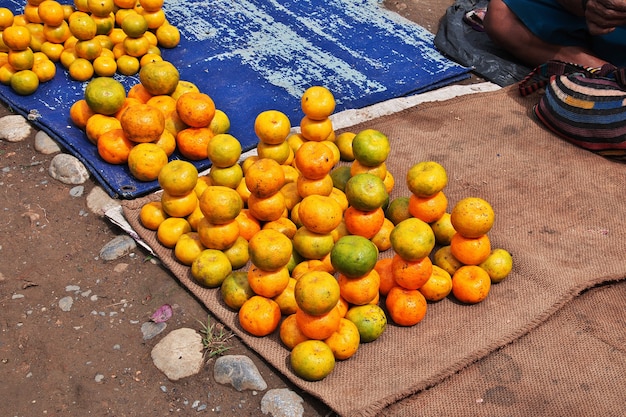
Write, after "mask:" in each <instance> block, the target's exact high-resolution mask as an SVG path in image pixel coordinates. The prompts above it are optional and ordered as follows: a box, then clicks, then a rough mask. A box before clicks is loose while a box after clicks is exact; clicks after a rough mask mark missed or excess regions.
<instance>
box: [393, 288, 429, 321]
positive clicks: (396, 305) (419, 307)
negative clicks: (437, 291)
mask: <svg viewBox="0 0 626 417" xmlns="http://www.w3.org/2000/svg"><path fill="white" fill-rule="evenodd" d="M385 307H387V311H388V312H389V316H390V317H391V320H393V322H394V323H396V324H397V325H399V326H413V325H416V324H417V323H419V322H420V321H422V320H423V319H424V317H425V316H426V311H427V309H428V304H427V303H426V298H424V295H423V294H422V293H421V292H419V291H418V290H408V289H406V288H402V287H393V288H392V289H391V290H389V293H388V294H387V298H386V299H385Z"/></svg>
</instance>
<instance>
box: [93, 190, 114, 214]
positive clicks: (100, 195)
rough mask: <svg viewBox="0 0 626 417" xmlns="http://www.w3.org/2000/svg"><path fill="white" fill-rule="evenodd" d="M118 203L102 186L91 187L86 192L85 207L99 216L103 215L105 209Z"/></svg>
mask: <svg viewBox="0 0 626 417" xmlns="http://www.w3.org/2000/svg"><path fill="white" fill-rule="evenodd" d="M119 205H120V204H119V202H117V201H116V200H115V199H113V198H111V197H110V196H109V195H108V194H107V193H106V191H104V190H103V189H102V187H93V188H92V189H91V191H89V194H87V208H89V210H90V211H91V212H92V213H94V214H96V215H98V216H100V217H103V216H104V215H105V213H106V212H107V210H110V209H112V208H114V207H117V206H119Z"/></svg>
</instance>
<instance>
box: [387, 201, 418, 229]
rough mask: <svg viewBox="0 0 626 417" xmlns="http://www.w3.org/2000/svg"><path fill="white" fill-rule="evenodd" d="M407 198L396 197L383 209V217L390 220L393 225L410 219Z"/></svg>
mask: <svg viewBox="0 0 626 417" xmlns="http://www.w3.org/2000/svg"><path fill="white" fill-rule="evenodd" d="M409 198H410V197H407V196H400V197H396V198H394V199H393V200H391V202H390V203H389V205H388V206H387V208H386V209H385V217H387V218H388V219H389V220H391V221H392V223H393V224H394V225H397V224H398V223H400V222H401V221H402V220H406V219H408V218H409V217H412V216H411V213H409Z"/></svg>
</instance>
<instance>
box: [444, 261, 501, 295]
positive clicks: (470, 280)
mask: <svg viewBox="0 0 626 417" xmlns="http://www.w3.org/2000/svg"><path fill="white" fill-rule="evenodd" d="M490 288H491V278H490V277H489V274H488V273H487V271H485V270H484V269H482V268H481V267H479V266H477V265H464V266H462V267H460V268H459V269H457V270H456V272H455V273H454V274H453V275H452V294H453V295H454V297H455V298H456V299H457V300H459V301H460V302H462V303H466V304H476V303H479V302H481V301H483V300H484V299H485V298H487V296H488V295H489V290H490Z"/></svg>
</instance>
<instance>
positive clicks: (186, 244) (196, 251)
mask: <svg viewBox="0 0 626 417" xmlns="http://www.w3.org/2000/svg"><path fill="white" fill-rule="evenodd" d="M205 249H206V248H205V247H204V245H203V244H202V242H200V238H199V237H198V233H196V232H188V233H185V234H184V235H182V236H181V237H179V238H178V241H177V242H176V246H174V257H175V258H176V260H177V261H178V262H180V263H181V264H183V265H186V266H191V264H192V263H193V261H194V260H195V259H196V258H197V257H198V256H200V254H201V253H202V251H203V250H205Z"/></svg>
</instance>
